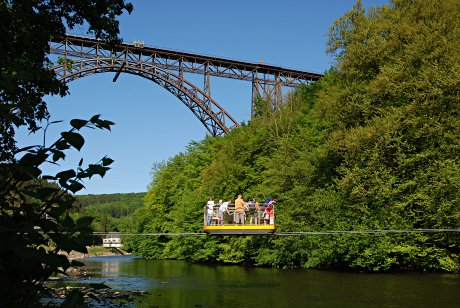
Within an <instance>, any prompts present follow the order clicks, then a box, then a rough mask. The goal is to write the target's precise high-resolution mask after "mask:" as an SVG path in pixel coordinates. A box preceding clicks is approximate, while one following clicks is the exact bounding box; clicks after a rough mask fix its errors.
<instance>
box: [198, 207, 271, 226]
mask: <svg viewBox="0 0 460 308" xmlns="http://www.w3.org/2000/svg"><path fill="white" fill-rule="evenodd" d="M246 205H247V206H246ZM269 207H270V208H269ZM219 208H220V205H219V204H216V205H214V206H213V212H212V214H208V207H207V206H204V210H203V224H204V225H205V226H207V225H236V223H235V221H236V219H235V213H236V212H235V206H234V204H229V206H228V211H229V213H230V215H229V214H228V213H227V212H226V211H224V212H223V219H222V218H221V216H219ZM267 208H269V210H267ZM243 209H244V224H245V225H275V217H276V210H275V204H274V203H272V204H271V205H270V206H269V205H268V204H267V203H261V204H259V209H258V210H257V209H256V210H255V211H254V212H251V210H250V208H249V203H247V204H245V206H244V207H243ZM251 217H252V218H253V219H251Z"/></svg>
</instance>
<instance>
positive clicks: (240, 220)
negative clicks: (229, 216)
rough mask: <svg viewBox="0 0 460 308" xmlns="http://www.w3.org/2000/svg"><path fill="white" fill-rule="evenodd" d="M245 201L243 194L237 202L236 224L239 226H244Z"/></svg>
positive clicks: (239, 195)
mask: <svg viewBox="0 0 460 308" xmlns="http://www.w3.org/2000/svg"><path fill="white" fill-rule="evenodd" d="M244 204H245V202H244V200H243V196H242V195H241V194H238V198H237V199H236V200H235V222H236V224H238V225H244Z"/></svg>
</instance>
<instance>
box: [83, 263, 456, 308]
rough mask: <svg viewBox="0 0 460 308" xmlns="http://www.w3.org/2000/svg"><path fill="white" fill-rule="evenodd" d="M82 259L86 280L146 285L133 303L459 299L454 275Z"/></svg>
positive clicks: (394, 303)
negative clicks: (87, 276) (141, 298)
mask: <svg viewBox="0 0 460 308" xmlns="http://www.w3.org/2000/svg"><path fill="white" fill-rule="evenodd" d="M84 262H85V263H86V264H87V266H88V274H89V275H90V276H91V279H92V281H94V280H100V281H105V282H106V283H107V284H109V285H110V286H111V287H113V288H121V289H134V290H146V291H149V294H148V295H147V296H146V298H144V299H143V301H142V303H138V304H137V306H139V307H153V306H158V307H194V306H196V307H270V308H271V307H289V308H292V307H305V306H313V307H318V306H321V307H369V306H380V307H400V306H403V307H432V306H433V307H434V306H436V307H457V306H458V304H459V303H460V292H459V291H460V276H458V275H446V274H421V273H415V274H353V273H338V272H326V271H313V270H277V269H263V268H251V267H244V266H222V265H199V264H192V263H187V262H182V261H170V260H161V261H158V260H145V259H141V258H130V257H121V258H119V257H118V258H114V257H105V258H90V259H86V260H84ZM134 306H136V305H134Z"/></svg>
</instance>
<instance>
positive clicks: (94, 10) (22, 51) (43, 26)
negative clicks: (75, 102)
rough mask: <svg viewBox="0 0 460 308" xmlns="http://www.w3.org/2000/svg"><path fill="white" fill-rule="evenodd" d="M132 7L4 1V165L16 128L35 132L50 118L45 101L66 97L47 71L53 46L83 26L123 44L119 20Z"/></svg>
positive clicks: (0, 63) (0, 65)
mask: <svg viewBox="0 0 460 308" xmlns="http://www.w3.org/2000/svg"><path fill="white" fill-rule="evenodd" d="M132 8H133V7H132V5H131V4H130V3H126V2H125V1H124V0H100V1H99V0H97V1H96V0H66V1H32V0H27V1H22V0H20V1H6V0H1V1H0V37H1V40H0V54H1V55H2V56H1V57H0V119H1V126H0V134H1V135H0V138H1V139H0V161H4V160H10V159H12V155H13V151H14V149H15V140H14V129H15V127H19V126H22V125H28V128H29V129H30V130H31V131H35V130H36V129H37V128H38V127H37V125H38V122H37V121H40V120H42V119H45V118H46V117H47V116H48V111H47V108H46V102H45V101H44V100H43V97H44V96H46V95H61V96H64V95H66V94H67V92H68V88H67V86H66V85H65V84H64V83H62V82H59V81H58V80H57V78H56V75H55V74H54V72H53V71H51V70H50V69H49V68H50V66H52V65H53V63H52V62H51V60H50V58H49V45H48V43H49V41H50V40H51V39H53V38H58V37H62V36H63V35H64V34H65V33H66V31H67V30H72V29H73V28H74V27H75V26H78V25H84V26H85V27H86V26H87V29H88V33H89V34H92V35H94V36H95V37H97V38H101V39H104V40H106V41H108V42H112V43H116V42H119V41H120V39H119V38H118V33H119V30H118V21H117V20H116V17H117V16H119V15H121V14H122V13H123V11H127V12H131V10H132Z"/></svg>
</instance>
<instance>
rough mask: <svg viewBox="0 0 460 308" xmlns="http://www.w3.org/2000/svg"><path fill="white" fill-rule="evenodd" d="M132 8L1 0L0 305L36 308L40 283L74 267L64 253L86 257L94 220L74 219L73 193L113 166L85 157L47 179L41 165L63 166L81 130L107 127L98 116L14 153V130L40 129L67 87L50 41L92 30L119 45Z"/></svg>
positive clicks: (119, 0) (79, 142)
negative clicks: (53, 99) (49, 100)
mask: <svg viewBox="0 0 460 308" xmlns="http://www.w3.org/2000/svg"><path fill="white" fill-rule="evenodd" d="M131 10H132V5H131V4H129V3H125V1H123V0H115V1H114V0H110V1H109V0H103V1H94V0H83V1H76V0H67V1H57V2H56V1H54V2H53V1H52V2H50V1H6V0H1V1H0V37H1V41H0V54H1V55H2V57H1V59H0V121H1V126H0V134H1V136H0V198H1V199H0V201H1V203H0V221H1V223H0V225H1V230H0V283H1V285H0V297H1V298H2V305H5V306H10V307H18V306H21V307H27V306H33V307H35V306H36V305H37V304H38V298H39V297H40V296H42V295H43V294H45V293H46V289H45V288H43V282H44V281H46V279H47V278H48V277H49V276H50V275H51V274H53V273H55V272H64V271H65V270H66V269H67V268H68V267H69V266H71V265H76V264H77V263H76V262H73V263H70V262H69V261H68V260H67V258H65V257H63V256H61V255H60V254H59V252H60V251H67V252H70V251H71V250H77V251H81V252H85V251H86V248H85V243H86V242H87V241H88V240H89V237H88V234H89V233H90V231H91V229H90V228H89V225H90V223H91V221H92V219H91V218H88V217H81V218H79V219H76V220H73V219H72V218H71V217H70V216H69V210H70V209H71V208H72V206H73V204H74V202H75V200H74V198H73V197H72V194H73V193H75V192H77V191H79V190H80V189H82V188H83V187H84V186H83V181H84V180H85V179H87V178H91V177H92V176H94V175H100V176H104V174H105V173H106V172H107V170H108V169H109V167H108V166H109V165H110V164H111V163H112V160H111V159H110V158H108V157H104V158H102V159H101V161H99V162H98V163H95V164H89V165H88V166H87V167H84V164H83V159H82V160H81V161H80V163H79V165H78V167H76V169H69V170H62V171H60V172H58V173H56V174H55V175H43V174H42V170H41V168H42V167H41V166H42V165H43V164H44V163H50V162H51V163H58V162H60V161H61V160H63V159H65V157H66V154H65V152H66V151H68V150H69V149H70V148H74V149H77V150H80V149H81V148H82V146H83V145H84V141H85V140H84V138H83V136H82V135H81V134H80V133H79V130H80V129H83V128H99V129H110V126H111V125H113V123H112V122H110V121H107V120H102V119H100V117H99V116H98V115H96V116H94V117H92V118H91V119H89V120H81V119H74V120H72V121H71V122H70V124H71V126H72V128H71V129H70V130H69V131H64V132H62V133H61V137H60V138H59V139H58V140H57V141H56V142H54V143H53V144H51V145H46V144H43V145H40V146H30V147H26V148H23V149H17V148H16V141H15V135H14V134H15V128H17V127H20V126H24V125H27V126H28V129H29V130H30V131H31V132H35V131H37V130H38V129H39V128H40V125H41V124H40V121H48V119H49V118H50V115H49V114H48V111H47V108H46V102H45V101H44V99H43V98H44V96H45V95H61V96H63V95H66V94H67V86H66V85H65V84H64V83H61V82H59V81H58V80H57V78H56V76H55V74H54V73H53V72H52V71H50V70H49V67H50V65H51V61H50V58H49V45H48V42H49V41H50V40H51V39H55V38H58V37H61V36H63V35H64V34H65V32H66V29H73V28H74V27H75V26H76V25H87V27H88V33H90V34H94V35H95V36H96V37H98V38H101V39H103V40H105V41H107V42H110V43H113V44H115V43H117V42H118V41H119V38H118V36H117V35H118V33H119V31H118V21H117V20H116V17H117V16H119V15H120V14H122V13H123V11H128V12H131ZM46 125H47V124H46ZM46 181H52V182H54V183H55V185H49V184H47V183H46ZM78 301H79V299H77V302H78ZM70 304H71V303H70Z"/></svg>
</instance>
